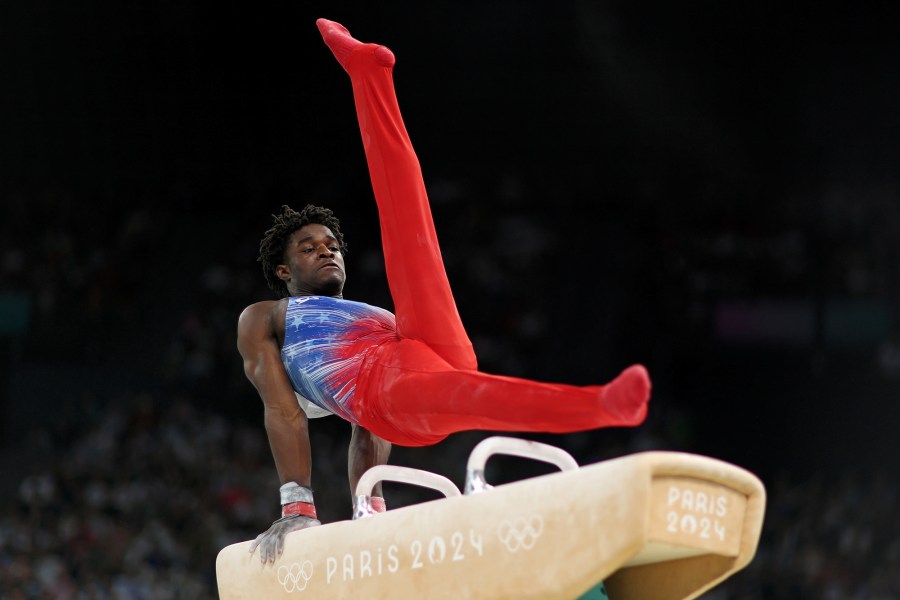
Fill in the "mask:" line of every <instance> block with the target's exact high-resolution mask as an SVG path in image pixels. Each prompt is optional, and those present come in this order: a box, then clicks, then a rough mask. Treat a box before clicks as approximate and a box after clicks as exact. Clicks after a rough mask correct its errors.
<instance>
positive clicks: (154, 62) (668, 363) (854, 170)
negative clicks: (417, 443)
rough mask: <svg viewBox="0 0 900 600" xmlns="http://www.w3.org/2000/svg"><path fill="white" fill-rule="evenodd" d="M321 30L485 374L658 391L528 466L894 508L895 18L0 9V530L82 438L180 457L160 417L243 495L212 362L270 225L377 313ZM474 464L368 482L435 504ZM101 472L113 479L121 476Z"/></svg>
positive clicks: (327, 426)
mask: <svg viewBox="0 0 900 600" xmlns="http://www.w3.org/2000/svg"><path fill="white" fill-rule="evenodd" d="M318 17H326V18H330V19H333V20H337V21H339V22H342V23H343V24H344V25H346V26H347V27H348V28H349V29H350V31H351V32H352V33H353V34H354V35H355V37H357V38H359V39H362V40H364V41H376V42H380V43H384V44H386V45H388V46H390V47H391V49H392V50H393V51H394V52H395V54H396V55H397V58H398V63H397V66H396V68H395V71H394V79H395V83H396V87H397V92H398V96H399V99H400V104H401V109H402V110H403V114H404V118H405V121H406V125H407V128H408V130H409V132H410V136H411V138H412V140H413V143H414V144H415V146H416V150H417V152H418V155H419V158H420V160H421V162H422V166H423V171H424V174H425V178H426V182H427V185H428V189H429V195H430V197H431V200H432V205H433V210H434V216H435V222H436V226H437V230H438V235H439V237H440V240H441V242H442V249H443V252H444V257H445V261H446V264H447V268H448V273H449V275H450V280H451V284H452V285H453V287H454V290H455V293H456V297H457V302H458V305H459V310H460V313H461V314H462V317H463V321H464V322H465V323H466V325H467V328H468V330H469V333H470V335H471V336H472V339H473V342H474V343H475V347H476V352H477V353H478V355H479V359H480V362H481V368H482V370H485V371H489V372H494V373H502V374H508V375H518V376H525V377H530V378H534V379H539V380H547V381H565V382H570V383H579V384H594V383H602V382H604V381H606V380H608V379H610V378H612V377H613V376H615V374H617V373H618V372H619V371H620V370H621V369H623V368H624V367H625V366H627V365H628V364H631V363H633V362H641V363H643V364H645V365H647V367H648V369H649V371H650V374H651V377H652V378H653V381H654V395H653V399H652V403H651V409H650V417H649V418H648V421H647V423H646V425H644V426H642V427H641V428H638V429H637V430H605V431H597V432H589V433H583V434H573V435H570V436H538V435H530V436H523V437H530V438H533V439H541V440H545V441H548V442H550V443H554V444H556V445H559V446H562V447H564V448H567V449H568V450H570V451H571V452H573V454H575V455H576V457H577V458H578V459H579V461H580V462H582V463H584V462H589V461H592V460H599V459H602V458H606V457H609V456H615V455H620V454H623V453H626V452H631V451H637V450H641V449H649V448H658V449H673V450H685V451H691V452H697V453H701V454H706V455H710V456H715V457H718V458H722V459H724V460H728V461H731V462H734V463H736V464H738V465H740V466H743V467H745V468H748V469H750V470H752V471H754V472H755V473H757V474H758V475H760V477H762V478H763V481H764V482H765V483H767V484H774V482H775V481H781V480H787V481H793V482H795V484H796V485H803V484H804V482H809V481H816V482H825V483H824V485H825V486H826V488H827V482H829V481H836V480H838V479H841V478H844V477H855V478H861V480H862V481H872V480H874V479H879V478H884V479H885V480H886V481H889V482H892V483H894V484H896V482H897V481H898V480H900V477H898V474H900V473H898V472H900V451H898V444H897V441H896V433H895V432H896V429H897V424H898V423H900V408H898V402H897V399H898V391H900V345H898V344H900V340H898V339H897V335H896V334H897V333H898V332H897V325H898V319H897V317H898V309H900V297H898V291H900V288H898V284H900V281H898V275H900V271H898V262H897V259H898V246H897V235H898V233H900V178H898V165H900V111H898V107H900V77H898V74H900V41H898V40H900V37H898V25H897V23H898V17H900V10H898V5H897V4H895V3H893V2H864V3H860V2H845V3H842V2H815V3H814V2H799V3H774V2H753V3H749V2H748V3H735V2H687V3H674V2H650V3H633V2H590V1H557V2H552V3H550V2H547V3H544V2H528V3H526V2H512V1H501V2H490V3H479V2H472V3H464V2H440V1H433V2H417V3H413V2H410V3H400V2H397V3H389V4H387V5H386V6H385V5H380V4H379V3H363V2H327V3H326V2H279V1H275V2H268V3H263V4H255V5H252V6H250V5H247V4H245V3H235V2H199V1H193V2H191V1H180V2H173V1H167V0H161V1H157V2H152V3H151V2H144V3H141V2H112V1H105V2H104V1H95V2H89V1H85V2H78V3H71V2H54V1H51V0H44V1H35V2H27V3H26V2H19V3H4V4H3V6H2V7H0V28H2V30H0V34H2V35H0V198H2V206H3V210H2V213H0V223H2V225H0V310H2V313H0V314H2V319H0V353H2V354H0V384H2V385H0V432H2V453H3V459H2V460H3V465H4V472H5V473H7V475H5V476H4V482H3V484H4V487H5V488H6V489H4V496H5V497H7V498H8V499H9V503H10V511H12V512H11V513H10V514H14V512H15V511H16V510H23V506H22V504H23V502H24V501H22V500H21V488H20V482H22V481H25V480H27V479H28V477H29V476H31V475H34V474H36V473H44V472H52V471H54V470H55V469H56V470H58V469H60V466H59V460H58V457H59V455H65V454H66V453H67V452H70V451H71V449H72V448H76V447H79V444H81V443H83V441H84V439H86V436H87V432H90V431H93V429H92V427H97V426H98V423H102V419H103V418H104V417H103V415H105V414H107V413H108V411H110V410H112V409H111V408H110V407H117V408H116V409H117V410H121V411H124V414H125V417H124V418H126V419H127V420H128V422H129V423H131V425H130V426H129V427H130V429H129V428H126V429H125V430H123V431H122V432H121V435H120V437H117V438H116V439H117V440H118V442H117V443H118V444H119V446H118V447H120V448H121V447H122V446H121V445H122V444H125V442H126V440H128V439H133V438H132V437H131V436H132V434H133V432H134V431H135V429H134V428H135V427H137V429H138V430H139V431H140V430H141V429H140V426H136V425H135V423H136V422H137V423H139V424H140V423H145V425H144V427H145V429H144V431H149V432H150V433H151V434H152V435H150V438H151V439H155V437H154V436H156V437H158V436H157V435H156V434H157V433H158V430H157V429H154V428H155V427H159V426H160V425H159V423H161V422H165V421H166V420H167V419H169V421H170V422H171V421H172V420H175V421H178V419H176V418H174V417H172V413H166V412H165V411H166V410H172V411H177V410H181V411H187V412H188V413H189V414H190V415H194V416H184V413H179V414H182V417H181V418H182V419H183V421H178V422H179V423H182V424H184V423H186V422H191V420H192V419H195V420H200V421H203V420H204V419H208V418H224V419H225V420H226V422H227V423H228V427H229V428H233V429H229V430H230V431H243V432H246V435H248V436H249V437H251V438H253V439H254V440H256V441H255V442H254V444H256V445H255V446H253V447H254V448H256V450H255V452H257V454H254V456H256V460H257V461H258V463H255V465H251V466H253V467H254V468H256V470H257V471H262V472H264V473H266V474H267V475H268V476H269V480H268V483H271V464H270V461H271V458H270V457H269V456H268V454H267V448H266V447H265V446H264V444H263V445H262V446H261V449H260V447H259V446H260V443H259V438H258V436H259V435H260V433H261V432H262V423H261V410H260V408H261V406H260V404H259V401H258V399H257V398H256V396H255V394H254V392H253V390H252V388H251V387H250V385H249V383H248V382H247V381H246V379H245V378H244V376H243V373H242V370H241V365H240V361H239V360H238V356H237V352H236V349H235V347H234V326H235V324H236V320H237V315H238V314H239V313H240V310H241V309H242V308H243V307H244V306H246V305H247V304H249V303H251V302H253V301H255V300H259V299H264V298H268V297H270V295H269V293H268V292H267V290H266V289H265V287H264V285H263V280H262V275H261V273H260V272H259V270H258V265H257V264H256V262H255V258H256V244H257V242H258V240H259V237H260V235H261V234H262V232H263V231H264V230H265V229H266V228H267V227H268V224H269V215H270V214H271V213H273V212H276V211H277V210H278V208H279V207H280V205H281V204H282V203H288V204H291V205H292V206H294V207H297V208H299V207H300V206H302V204H303V203H306V202H314V203H318V204H325V205H328V206H330V207H332V208H333V209H334V210H335V212H336V213H337V215H338V216H339V217H340V218H341V220H342V225H343V229H344V232H345V234H346V235H347V239H348V241H349V244H350V252H349V253H348V256H347V261H348V271H349V283H348V286H347V289H346V292H345V293H346V296H347V297H348V298H352V299H357V300H362V301H366V302H371V303H375V304H381V305H384V306H387V307H390V298H389V295H388V293H387V290H386V286H385V283H384V280H383V271H382V265H381V262H380V261H381V257H380V251H379V239H378V226H377V217H376V214H375V210H374V201H373V200H372V197H371V190H370V188H369V182H368V175H367V171H366V165H365V160H364V155H363V151H362V144H361V143H360V139H359V131H358V128H357V124H356V119H355V112H354V108H353V101H352V95H351V91H350V85H349V81H348V79H347V76H346V74H345V73H344V72H343V71H342V70H341V69H340V67H339V66H338V65H337V64H336V63H335V61H334V59H333V57H332V56H331V54H330V52H329V51H328V49H327V48H326V47H325V46H324V45H323V44H322V42H321V39H320V37H319V35H318V31H317V30H316V28H315V19H316V18H318ZM192 411H197V412H196V413H195V412H192ZM165 415H169V416H168V417H166V416H165ZM142 417H145V418H146V421H141V418H142ZM331 421H337V420H336V419H329V420H323V421H317V422H315V423H314V428H318V430H317V431H318V432H319V434H318V435H322V436H325V437H327V439H328V440H329V441H328V442H321V443H333V444H334V448H335V450H334V456H333V458H329V459H328V460H333V461H334V464H331V465H324V466H319V467H317V475H316V476H317V480H318V482H319V483H318V485H319V486H320V487H321V488H322V490H323V494H326V496H327V494H330V493H332V492H330V491H328V490H330V489H332V488H333V489H334V490H341V491H340V492H338V491H335V492H333V494H334V498H335V500H334V502H344V498H343V497H340V496H341V495H342V494H344V493H345V492H344V491H343V488H342V487H341V486H345V485H346V484H345V483H344V481H345V480H344V470H343V469H344V466H343V462H341V461H343V460H344V455H343V452H344V450H343V449H344V447H345V446H344V439H345V438H346V436H347V434H348V431H347V429H349V428H346V427H345V426H344V425H343V424H341V423H333V422H331ZM146 423H150V425H146ZM129 432H130V433H129ZM188 437H189V436H188ZM235 437H240V436H237V435H234V434H232V435H230V436H229V439H230V440H232V442H229V443H234V442H233V438H235ZM480 437H483V436H481V434H460V435H459V436H457V437H456V438H455V439H453V440H450V441H448V442H446V443H444V444H443V445H439V446H438V447H435V448H426V449H420V450H416V451H407V450H405V449H398V450H397V451H396V452H395V455H394V456H395V462H397V463H405V464H413V465H417V466H423V467H424V468H429V469H432V470H435V471H439V472H443V473H444V474H446V475H448V476H451V475H452V477H453V478H454V479H459V478H460V477H461V473H462V469H463V463H464V460H465V455H466V453H467V452H468V451H469V450H470V449H471V447H472V446H473V445H474V443H475V442H476V441H477V440H478V439H480ZM226 451H228V452H230V451H234V452H238V450H236V449H235V448H234V447H233V446H228V449H227V450H226ZM314 451H315V452H317V459H316V460H325V459H320V458H318V457H319V456H320V455H322V454H323V452H322V451H321V450H319V449H317V448H314ZM111 452H112V456H116V454H115V450H114V449H113V450H111ZM111 460H114V459H111ZM123 464H125V465H127V466H122V467H121V469H120V470H119V471H118V472H117V473H116V474H115V475H113V474H110V476H109V477H113V478H114V477H125V478H126V479H128V480H129V481H131V480H140V479H141V478H142V477H144V478H146V477H147V476H148V475H147V473H142V472H141V470H140V465H141V464H142V463H140V462H136V463H130V462H129V463H123ZM135 465H136V466H135ZM438 466H440V468H438ZM331 467H333V468H331ZM196 468H204V465H196ZM523 468H524V467H523ZM442 469H443V471H442ZM251 470H252V469H251ZM448 470H449V472H448ZM63 471H65V469H63ZM189 471H190V469H189V468H185V470H184V472H185V473H187V472H189ZM64 475H65V473H62V474H59V473H57V475H55V476H56V477H58V478H59V477H64ZM185 476H187V475H185ZM497 476H498V477H499V476H500V475H497ZM820 478H821V479H820ZM879 480H881V479H879ZM459 483H460V484H461V482H459ZM60 487H62V488H64V487H65V486H60ZM263 488H265V486H263V487H262V488H252V489H251V491H250V493H252V494H254V495H255V494H259V495H260V496H265V497H266V498H268V496H269V495H271V494H273V493H274V491H273V490H274V487H272V488H271V489H268V488H266V489H263ZM816 489H818V488H816ZM894 489H895V491H896V488H894ZM17 490H18V491H17ZM773 491H775V488H774V487H773V488H771V489H770V494H771V493H772V492H773ZM399 493H400V492H398V494H399ZM824 496H825V497H828V496H829V494H828V493H824ZM398 498H399V497H398ZM777 499H778V496H777V494H776V495H773V496H772V499H771V502H772V506H775V507H777V506H778V504H776V501H777ZM402 502H403V501H402V499H398V500H397V502H396V503H402ZM319 503H320V504H322V500H321V499H320V500H319ZM389 503H390V498H389ZM24 504H28V503H27V502H24ZM800 504H801V505H802V503H800ZM328 510H333V511H334V512H330V513H328V514H329V516H332V517H333V518H347V515H344V514H343V512H344V511H343V509H341V510H340V511H339V510H337V509H326V511H328ZM268 518H269V517H264V518H263V520H261V521H259V520H253V519H249V520H248V522H244V523H242V524H241V526H242V527H244V529H242V530H240V532H239V533H235V534H234V536H235V537H236V538H237V539H246V538H247V536H248V535H249V532H251V531H257V530H261V528H263V527H264V526H265V523H266V521H265V520H264V519H268ZM773 518H776V517H773ZM771 522H774V523H777V522H778V521H777V520H775V521H770V522H767V526H770V525H769V523H771ZM895 525H896V522H895V521H894V522H891V526H895ZM777 534H778V532H777V530H776V531H772V530H770V533H768V535H772V536H775V537H774V538H773V540H774V539H775V538H777ZM241 536H243V537H241ZM774 543H776V542H775V541H773V544H774ZM862 579H864V577H863V576H862V575H857V576H856V579H855V580H854V579H853V578H850V579H849V580H850V581H852V582H855V584H858V585H859V580H862ZM76 580H77V576H76ZM748 581H749V580H748ZM748 585H749V584H748ZM848 585H852V584H848ZM857 589H859V588H857ZM898 593H900V591H898ZM35 597H37V596H35ZM747 597H754V596H752V595H751V596H747ZM770 597H781V596H770ZM784 597H789V596H784Z"/></svg>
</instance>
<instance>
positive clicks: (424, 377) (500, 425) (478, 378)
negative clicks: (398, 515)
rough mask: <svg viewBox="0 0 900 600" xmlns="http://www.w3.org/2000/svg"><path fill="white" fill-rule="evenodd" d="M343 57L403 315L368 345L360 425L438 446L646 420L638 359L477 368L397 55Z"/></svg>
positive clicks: (359, 394) (370, 52)
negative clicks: (535, 371)
mask: <svg viewBox="0 0 900 600" xmlns="http://www.w3.org/2000/svg"><path fill="white" fill-rule="evenodd" d="M327 41H328V40H327V38H326V42H327ZM332 50H334V48H332ZM336 55H337V53H336ZM339 60H340V58H339ZM342 64H343V66H344V68H345V69H346V71H347V72H348V73H349V74H350V79H351V82H352V84H353V96H354V99H355V102H356V113H357V117H358V120H359V127H360V131H361V133H362V139H363V145H364V146H365V152H366V160H367V162H368V166H369V174H370V176H371V180H372V187H373V190H374V193H375V200H376V202H377V204H378V215H379V219H380V223H381V237H382V244H383V248H384V260H385V267H386V270H387V278H388V284H389V286H390V291H391V296H392V297H393V300H394V310H395V314H396V317H397V338H398V339H397V340H396V341H395V342H393V341H392V342H389V343H385V344H382V345H381V346H379V347H377V348H375V349H374V350H372V351H371V352H370V354H369V356H368V357H367V359H366V360H365V362H364V363H363V368H362V369H361V372H360V375H359V379H358V381H357V388H356V393H355V405H354V409H355V412H356V414H357V416H358V418H359V420H360V424H361V425H362V426H363V427H365V428H367V429H369V430H370V431H372V432H373V433H375V434H376V435H378V436H380V437H382V438H384V439H386V440H388V441H390V442H393V443H395V444H398V445H402V446H424V445H431V444H435V443H437V442H439V441H440V440H442V439H444V438H445V437H447V435H449V434H451V433H454V432H458V431H464V430H474V429H477V430H495V431H529V432H541V433H566V432H573V431H583V430H588V429H595V428H600V427H610V426H634V425H638V424H640V423H641V422H642V421H643V420H644V418H645V416H646V413H647V402H648V399H649V394H650V381H649V378H648V376H647V373H646V370H645V369H644V368H643V367H642V366H640V365H633V366H632V367H629V368H628V369H626V370H625V371H623V372H622V374H620V375H619V376H618V377H617V378H616V379H614V380H613V381H612V382H610V383H609V384H607V385H605V386H583V387H581V386H572V385H565V384H552V383H541V382H536V381H531V380H527V379H521V378H515V377H505V376H499V375H491V374H487V373H482V372H479V371H478V370H477V362H476V359H475V353H474V351H473V349H472V343H471V342H470V341H469V337H468V335H467V334H466V331H465V329H464V328H463V324H462V321H461V320H460V317H459V312H458V311H457V309H456V303H455V301H454V299H453V294H452V292H451V290H450V284H449V282H448V280H447V274H446V272H445V270H444V264H443V260H442V258H441V252H440V248H439V246H438V241H437V235H436V233H435V229H434V223H433V221H432V217H431V209H430V207H429V204H428V197H427V195H426V193H425V184H424V181H423V180H422V171H421V169H420V167H419V161H418V159H417V158H416V154H415V151H414V150H413V147H412V143H411V142H410V140H409V136H408V135H407V133H406V128H405V127H404V125H403V119H402V118H401V116H400V108H399V106H398V104H397V97H396V95H395V92H394V84H393V76H392V71H393V54H391V52H390V51H389V50H387V49H386V48H384V47H380V46H376V45H373V44H364V45H361V46H357V47H356V48H355V49H353V50H352V52H350V54H349V56H346V57H345V58H344V60H343V61H342Z"/></svg>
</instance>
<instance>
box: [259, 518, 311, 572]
mask: <svg viewBox="0 0 900 600" xmlns="http://www.w3.org/2000/svg"><path fill="white" fill-rule="evenodd" d="M321 524H322V522H321V521H319V520H318V519H313V518H312V517H306V516H303V515H291V516H289V517H282V518H280V519H278V520H277V521H275V522H274V523H272V526H271V527H269V529H268V530H266V531H264V532H262V533H261V534H259V535H258V536H256V539H255V540H253V543H252V544H250V554H253V552H254V551H255V550H256V548H257V547H258V548H259V560H260V561H261V562H263V563H269V562H270V563H274V562H275V561H276V560H277V559H278V558H279V557H280V556H281V555H282V554H283V553H284V536H286V535H287V534H289V533H290V532H292V531H299V530H301V529H307V528H309V527H315V526H316V525H321Z"/></svg>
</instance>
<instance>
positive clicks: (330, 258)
mask: <svg viewBox="0 0 900 600" xmlns="http://www.w3.org/2000/svg"><path fill="white" fill-rule="evenodd" d="M275 273H276V274H277V275H278V277H279V278H280V279H281V280H282V281H284V282H285V284H286V285H287V289H288V291H289V292H290V294H291V296H336V297H340V296H341V294H342V293H343V291H344V281H346V279H347V276H346V272H345V271H344V256H343V255H342V254H341V251H340V245H339V244H338V242H337V239H336V238H335V237H334V234H333V233H332V232H331V230H330V229H329V228H327V227H325V226H324V225H318V224H310V225H304V226H303V227H301V228H300V229H298V230H297V231H295V232H294V233H292V234H291V235H290V237H289V238H288V242H287V246H286V247H285V249H284V264H281V265H278V266H277V267H276V268H275Z"/></svg>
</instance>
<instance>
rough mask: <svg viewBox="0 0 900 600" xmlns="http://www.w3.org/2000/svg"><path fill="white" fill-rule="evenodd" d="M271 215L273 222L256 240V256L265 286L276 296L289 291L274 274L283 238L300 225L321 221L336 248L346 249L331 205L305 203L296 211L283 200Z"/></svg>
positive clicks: (281, 257) (282, 258)
mask: <svg viewBox="0 0 900 600" xmlns="http://www.w3.org/2000/svg"><path fill="white" fill-rule="evenodd" d="M272 218H273V219H274V220H275V222H274V224H273V225H272V227H270V228H269V229H268V230H267V231H266V232H265V233H264V234H263V238H262V239H261V240H260V242H259V257H258V258H257V259H256V260H257V262H260V263H262V270H263V275H265V277H266V284H267V285H268V286H269V289H270V290H272V291H273V292H275V294H276V295H277V296H278V297H279V298H286V297H287V296H289V295H290V292H288V289H287V285H286V284H285V283H284V282H283V281H282V280H281V279H279V278H278V276H277V275H276V274H275V267H276V266H278V265H280V264H282V263H283V261H284V250H285V247H286V246H287V240H288V238H289V237H290V235H291V234H292V233H294V232H295V231H297V230H298V229H300V228H301V227H303V226H304V225H309V224H315V225H324V226H325V227H327V228H328V229H330V230H331V233H333V234H334V237H335V238H337V243H338V248H340V250H341V253H344V254H345V253H346V252H347V245H346V244H345V243H344V234H343V233H341V226H340V221H338V219H337V217H335V216H334V213H332V212H331V209H328V208H325V207H323V206H315V205H313V204H307V205H306V206H305V207H303V210H301V211H299V212H298V211H296V210H294V209H292V208H291V207H290V206H288V205H287V204H283V205H282V206H281V214H279V215H272Z"/></svg>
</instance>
